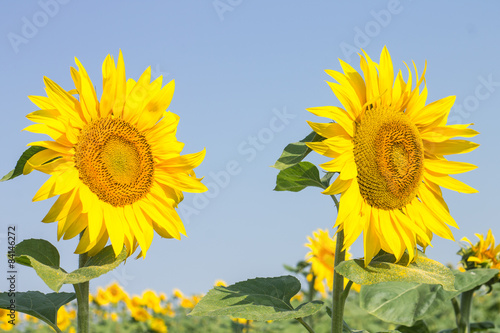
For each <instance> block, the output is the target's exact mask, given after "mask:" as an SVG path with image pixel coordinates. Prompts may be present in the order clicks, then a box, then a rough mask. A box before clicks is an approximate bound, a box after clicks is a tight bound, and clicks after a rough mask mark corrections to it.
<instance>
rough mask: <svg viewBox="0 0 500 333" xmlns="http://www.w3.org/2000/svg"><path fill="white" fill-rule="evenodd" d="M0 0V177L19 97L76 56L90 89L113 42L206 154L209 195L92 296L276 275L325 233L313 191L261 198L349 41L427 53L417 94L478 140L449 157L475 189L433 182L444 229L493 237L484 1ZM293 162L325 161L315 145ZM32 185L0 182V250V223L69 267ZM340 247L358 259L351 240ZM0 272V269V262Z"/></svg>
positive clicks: (495, 26) (488, 30)
mask: <svg viewBox="0 0 500 333" xmlns="http://www.w3.org/2000/svg"><path fill="white" fill-rule="evenodd" d="M0 6H1V7H2V8H1V10H0V36H1V38H0V50H1V53H0V54H1V61H0V74H1V76H0V77H1V80H0V94H1V98H0V112H2V118H3V121H2V122H0V133H1V134H0V135H1V138H2V141H1V142H2V145H1V152H2V158H1V159H0V173H2V175H3V174H5V173H7V172H8V171H10V170H11V169H12V168H13V166H14V164H15V162H16V161H17V158H18V157H19V155H20V154H21V153H22V151H24V149H25V146H26V144H27V143H29V142H32V141H38V140H41V136H40V135H35V134H31V133H27V132H22V131H21V129H22V128H24V127H26V126H28V125H29V124H30V122H29V121H28V120H27V119H26V118H25V115H26V114H27V113H29V112H32V111H34V110H36V106H35V105H33V104H32V103H31V102H30V101H29V99H28V97H27V96H28V95H44V84H43V80H42V78H43V76H47V77H49V78H51V79H52V80H54V81H55V82H57V83H58V84H60V85H61V86H62V87H64V88H66V89H71V88H72V87H73V86H72V80H71V75H70V66H75V64H74V57H75V56H76V57H78V58H79V60H80V61H81V62H82V63H83V64H84V66H85V68H86V69H87V71H88V73H89V75H90V77H91V78H92V79H93V83H94V85H95V86H96V88H97V91H98V95H99V94H100V92H101V90H100V87H101V85H102V83H101V82H102V79H101V77H102V76H101V64H102V62H103V60H104V58H105V57H106V55H107V54H109V53H111V54H113V55H115V56H117V55H118V51H119V49H121V50H122V51H123V54H124V58H125V65H126V70H127V77H132V78H135V79H137V78H138V77H139V75H140V74H141V73H142V72H143V71H144V70H145V69H146V68H147V67H148V66H151V67H152V71H153V75H155V76H158V75H164V82H168V81H170V80H172V79H175V81H176V91H175V94H174V98H173V101H172V104H171V106H170V110H171V111H173V112H175V113H177V114H178V115H179V116H180V124H179V129H178V139H179V141H182V142H184V143H185V144H186V146H185V150H184V152H185V153H193V152H197V151H200V150H201V149H203V148H204V147H206V149H207V156H206V158H205V161H204V162H203V164H202V165H201V166H200V167H199V168H198V169H197V174H198V175H200V176H205V180H204V182H205V183H206V184H210V185H209V187H210V192H209V193H206V194H204V195H190V194H187V195H186V198H185V200H184V202H183V203H182V204H181V209H182V213H181V214H182V216H183V220H184V223H185V225H186V229H187V233H188V237H187V238H183V239H182V240H181V241H177V240H167V239H161V238H160V237H155V239H154V240H153V244H152V246H151V249H150V250H149V252H148V255H147V257H146V259H145V260H142V259H141V260H134V259H130V260H128V261H127V263H126V264H125V265H122V266H120V267H119V268H118V269H116V270H115V271H113V272H112V273H110V274H107V275H105V276H103V277H101V278H99V279H97V280H94V281H92V283H91V290H92V291H95V288H96V287H97V286H99V285H101V286H105V285H107V284H109V283H111V282H112V281H114V280H116V281H118V282H119V283H121V284H122V285H124V286H125V289H126V290H127V291H128V292H129V293H140V292H142V291H143V290H144V289H147V288H152V289H154V290H157V291H163V292H166V293H167V294H171V291H172V289H173V288H179V289H181V290H182V291H184V292H185V293H187V294H191V293H201V292H207V291H208V290H209V289H210V288H211V286H212V284H213V283H214V281H215V280H216V279H224V280H226V281H227V282H229V283H234V282H237V281H241V280H245V279H247V278H254V277H257V276H279V275H283V274H285V273H286V272H285V270H284V269H283V266H282V265H283V264H289V265H294V264H295V263H296V262H297V261H299V260H301V259H303V258H304V256H305V254H306V252H307V249H306V248H305V247H304V243H305V242H306V241H307V239H306V237H307V236H308V235H310V234H311V233H312V232H313V231H314V230H316V229H318V228H329V229H331V227H332V226H333V224H334V221H335V217H336V212H335V208H334V206H333V204H332V201H331V199H330V198H328V197H327V196H325V195H322V194H321V193H320V190H319V189H317V188H308V189H306V190H304V191H302V192H299V193H290V192H274V191H273V188H274V185H275V180H276V175H277V173H278V171H277V170H276V169H273V168H271V167H270V165H272V164H274V162H275V160H276V159H277V158H278V157H279V155H280V154H281V151H282V150H283V148H284V147H285V146H286V144H288V143H289V142H294V141H298V140H300V139H302V138H303V137H304V136H305V135H307V134H308V133H309V132H310V128H309V127H308V125H307V123H306V120H313V121H321V120H320V119H319V118H317V117H315V116H314V115H312V114H310V113H308V112H307V111H305V109H306V108H309V107H314V106H322V105H336V106H340V103H339V102H338V101H337V99H336V98H335V96H334V95H333V93H332V92H331V91H330V89H329V87H328V85H327V84H326V83H325V82H324V81H325V80H328V76H327V75H326V74H325V73H324V70H325V69H334V70H340V65H339V63H338V60H337V59H338V58H342V59H343V60H345V61H347V62H349V63H351V64H352V65H353V66H354V67H355V68H359V57H358V56H357V52H359V51H360V48H363V49H365V50H366V51H367V52H368V54H370V56H371V57H372V59H374V60H376V61H378V57H379V54H380V52H381V50H382V48H383V46H384V45H387V47H388V49H389V52H390V53H391V56H392V59H393V62H394V67H395V69H398V68H405V67H404V64H403V61H406V62H407V63H411V60H414V61H415V63H416V64H417V66H418V68H419V70H420V71H421V70H422V69H423V66H424V62H425V60H427V62H428V67H427V75H426V80H427V86H428V89H429V97H428V101H429V102H431V101H434V100H437V99H440V98H443V97H446V96H449V95H456V96H457V99H456V102H455V106H454V107H453V109H452V113H451V115H450V123H474V124H475V125H474V126H473V128H474V129H476V130H478V131H479V132H480V133H481V134H480V135H478V136H477V137H476V138H474V141H475V142H478V143H480V144H481V146H480V147H479V148H478V149H477V150H476V151H474V152H472V153H469V154H466V155H459V156H456V157H455V156H454V157H451V158H450V159H455V160H459V161H465V162H470V163H474V164H476V165H478V169H477V170H474V171H472V172H469V173H467V174H463V175H458V176H457V177H456V178H458V179H460V180H462V181H464V182H466V183H467V184H469V185H471V186H473V187H475V188H477V189H478V190H479V193H478V194H459V193H455V192H451V191H448V190H444V196H445V200H446V201H447V203H448V205H449V207H450V210H451V213H452V215H453V216H454V217H455V219H456V221H457V223H458V224H459V226H460V230H453V232H454V235H455V238H456V240H460V239H461V238H462V237H463V236H467V237H469V238H470V239H473V240H475V239H476V238H475V236H474V233H477V232H478V233H486V232H487V230H488V229H489V228H491V229H492V231H493V233H494V234H496V235H497V236H498V237H499V240H500V236H499V235H500V224H499V223H498V222H499V221H498V213H497V211H496V208H497V207H496V204H497V202H499V199H500V198H499V197H500V195H499V191H498V185H499V180H498V171H497V166H498V165H499V162H500V161H499V159H500V158H499V156H500V148H499V147H498V143H499V140H498V137H497V135H498V121H499V120H500V117H499V115H498V113H499V110H498V105H500V67H499V62H498V59H499V54H500V34H499V31H500V21H499V20H498V12H499V10H500V4H499V3H497V2H493V1H489V2H465V1H461V2H458V1H454V2H451V1H445V2H431V1H409V0H401V1H393V0H391V1H369V2H368V1H365V2H356V3H354V2H340V1H339V2H336V1H325V0H318V1H308V2H306V1H300V2H298V1H297V2H293V3H291V2H290V1H284V0H276V1H272V2H271V1H262V0H261V1H257V0H255V1H247V0H216V1H211V0H207V1H191V2H187V1H179V0H178V1H148V2H141V3H140V2H125V1H106V2H104V1H102V2H101V1H85V2H77V1H69V0H64V1H63V0H59V1H57V0H40V1H32V2H14V1H11V2H2V4H1V5H0ZM403 72H404V73H405V71H403ZM308 160H309V161H312V162H313V163H321V162H325V161H326V159H324V158H323V157H321V156H317V155H315V154H311V155H310V156H309V157H308ZM46 179H47V176H46V175H44V174H41V173H33V174H30V175H29V176H26V177H19V178H17V179H15V180H13V181H9V182H6V183H2V184H0V198H1V200H0V205H1V206H0V209H1V212H2V214H1V217H0V237H3V238H1V239H0V247H1V249H0V251H5V250H6V248H7V245H6V242H5V233H6V232H7V226H8V225H11V224H14V225H17V226H18V235H17V236H18V240H22V239H28V238H44V239H47V240H49V241H51V242H53V243H54V244H56V246H57V248H58V249H59V251H60V252H61V254H62V265H63V267H64V268H65V269H66V270H72V269H75V268H76V256H75V255H73V254H72V253H73V251H74V249H75V248H76V244H77V241H76V240H69V241H60V242H57V241H56V224H54V223H53V224H43V223H41V222H40V220H41V219H42V217H43V216H44V215H45V214H46V212H47V211H48V209H49V208H50V206H51V204H52V203H53V201H54V200H46V201H44V202H37V203H32V202H31V198H32V197H33V195H34V194H35V192H36V191H37V189H38V188H39V187H40V186H41V185H42V184H43V182H44V181H45V180H46ZM332 231H333V230H332ZM433 245H434V248H429V249H428V255H429V256H430V257H431V258H433V259H436V260H438V261H440V262H442V263H445V264H446V263H454V264H455V263H456V262H457V261H458V259H459V257H458V256H457V255H456V254H455V253H456V252H457V251H458V250H459V246H458V244H456V243H453V242H452V241H449V240H443V239H439V238H437V237H436V238H434V241H433ZM352 252H353V254H354V256H355V257H361V256H362V253H363V250H362V242H361V240H358V241H357V242H356V243H355V244H354V247H353V249H352ZM0 267H6V261H5V257H4V256H0ZM5 270H6V269H5ZM17 282H18V290H20V291H25V290H42V291H44V292H49V291H50V290H49V289H48V288H47V287H45V286H44V284H43V282H41V280H40V279H39V278H38V277H37V276H36V274H35V273H34V272H33V271H32V270H30V269H28V268H24V267H20V268H19V274H18V281H17ZM6 286H7V285H6V282H2V284H0V288H1V289H4V288H5V287H6ZM63 290H68V291H70V290H71V288H66V287H65V288H64V289H63Z"/></svg>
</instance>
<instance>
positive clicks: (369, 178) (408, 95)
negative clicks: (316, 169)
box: [307, 47, 478, 265]
mask: <svg viewBox="0 0 500 333" xmlns="http://www.w3.org/2000/svg"><path fill="white" fill-rule="evenodd" d="M363 54H364V57H363V56H361V55H360V58H361V64H360V67H361V70H362V72H363V75H364V79H363V77H362V76H361V75H360V73H358V72H357V71H356V70H355V69H353V68H352V67H351V66H350V65H348V64H347V63H345V62H343V61H342V60H340V64H341V67H342V69H343V73H341V72H337V71H333V70H327V71H326V73H327V74H328V75H330V76H331V77H333V78H334V79H335V80H336V81H337V82H338V83H332V82H328V84H329V86H330V88H331V89H332V91H333V93H334V94H335V96H336V97H337V98H338V99H339V101H340V102H341V104H342V105H343V106H344V109H342V108H340V107H334V106H323V107H316V108H311V109H308V111H310V112H312V113H313V114H315V115H317V116H320V117H326V118H330V119H332V120H334V121H335V122H334V123H326V124H325V123H313V122H309V124H310V126H311V127H312V128H313V130H314V131H315V132H316V133H317V134H319V135H321V136H323V137H325V138H326V139H325V140H324V141H321V142H311V143H307V145H308V147H310V148H311V149H312V150H314V151H316V152H318V153H320V154H322V155H324V156H327V157H330V158H333V159H332V160H331V161H329V162H326V163H323V164H321V167H322V168H324V169H325V170H326V171H330V172H338V173H339V176H338V177H337V178H336V180H335V181H334V182H333V183H332V184H331V185H330V186H329V187H328V188H327V189H326V190H325V191H324V192H323V193H324V194H328V195H335V194H340V195H341V196H340V209H339V212H338V216H337V221H336V223H335V226H334V227H338V229H337V230H344V235H345V238H344V245H343V248H344V249H345V248H348V247H349V246H351V245H352V244H353V242H354V241H355V240H356V239H357V238H358V237H359V235H360V234H361V232H363V238H364V255H365V265H368V263H369V262H370V261H371V259H372V258H373V256H374V255H375V254H377V253H378V252H379V250H380V249H382V250H384V251H386V252H388V253H392V254H394V255H395V256H396V258H397V260H399V259H400V258H401V256H402V255H403V253H404V252H405V250H408V254H409V256H410V261H411V260H412V259H413V258H414V256H415V255H416V245H417V244H418V245H420V246H422V247H423V248H424V249H425V247H427V246H428V245H430V242H431V239H432V236H433V234H436V235H438V236H440V237H443V238H447V239H453V235H452V233H451V231H450V229H449V227H448V225H450V226H453V227H456V228H458V226H457V224H456V222H455V221H454V219H453V218H452V217H451V215H450V213H449V210H448V207H447V205H446V203H445V201H444V200H443V197H442V193H441V188H440V186H442V187H444V188H448V189H450V190H454V191H457V192H463V193H474V192H477V191H476V190H475V189H473V188H472V187H470V186H468V185H466V184H464V183H462V182H460V181H458V180H456V179H454V178H452V177H450V176H449V174H457V173H462V172H466V171H470V170H473V169H475V168H476V166H475V165H472V164H469V163H462V162H454V161H448V160H447V159H446V158H445V157H444V156H445V155H451V154H460V153H466V152H469V151H472V150H474V149H475V148H477V147H478V144H476V143H472V142H469V141H467V140H455V139H452V138H453V137H473V136H475V135H476V134H478V132H476V131H474V130H472V129H470V128H468V126H469V125H472V124H466V125H446V122H447V118H448V114H449V112H450V109H451V107H452V105H453V103H454V101H455V96H449V97H446V98H443V99H440V100H438V101H435V102H432V103H430V104H427V105H426V99H427V87H426V83H425V80H424V75H425V68H424V71H423V72H422V75H421V76H419V75H418V72H417V69H416V66H415V64H414V67H415V81H412V80H413V77H412V72H411V70H410V68H409V67H408V66H406V67H407V68H408V80H407V81H405V80H404V79H403V76H402V74H401V70H400V71H399V72H398V74H397V75H396V77H395V78H394V72H393V65H392V60H391V57H390V54H389V52H388V51H387V48H385V47H384V49H383V50H382V54H381V56H380V64H377V63H375V62H373V61H372V60H371V59H370V57H369V56H368V55H367V54H366V53H365V52H364V51H363ZM413 82H415V87H414V88H412V85H413Z"/></svg>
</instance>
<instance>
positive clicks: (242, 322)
mask: <svg viewBox="0 0 500 333" xmlns="http://www.w3.org/2000/svg"><path fill="white" fill-rule="evenodd" d="M231 320H232V321H233V322H235V323H236V324H240V325H245V326H251V325H252V320H249V319H245V318H234V317H231Z"/></svg>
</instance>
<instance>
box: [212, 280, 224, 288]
mask: <svg viewBox="0 0 500 333" xmlns="http://www.w3.org/2000/svg"><path fill="white" fill-rule="evenodd" d="M214 287H227V283H226V281H224V280H216V281H215V283H214Z"/></svg>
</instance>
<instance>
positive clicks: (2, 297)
mask: <svg viewBox="0 0 500 333" xmlns="http://www.w3.org/2000/svg"><path fill="white" fill-rule="evenodd" d="M75 298H76V295H75V293H66V292H63V293H50V294H42V293H41V292H39V291H28V292H16V293H15V295H9V293H0V308H2V309H10V305H11V300H15V303H14V304H15V310H16V311H17V312H23V313H26V314H28V315H30V316H33V317H36V318H38V319H40V320H41V321H43V322H45V323H47V324H48V325H49V326H50V327H52V328H53V329H54V330H55V331H56V332H61V330H59V328H58V327H57V311H58V310H59V308H60V307H61V306H63V305H64V304H66V303H69V302H71V301H72V300H74V299H75Z"/></svg>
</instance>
